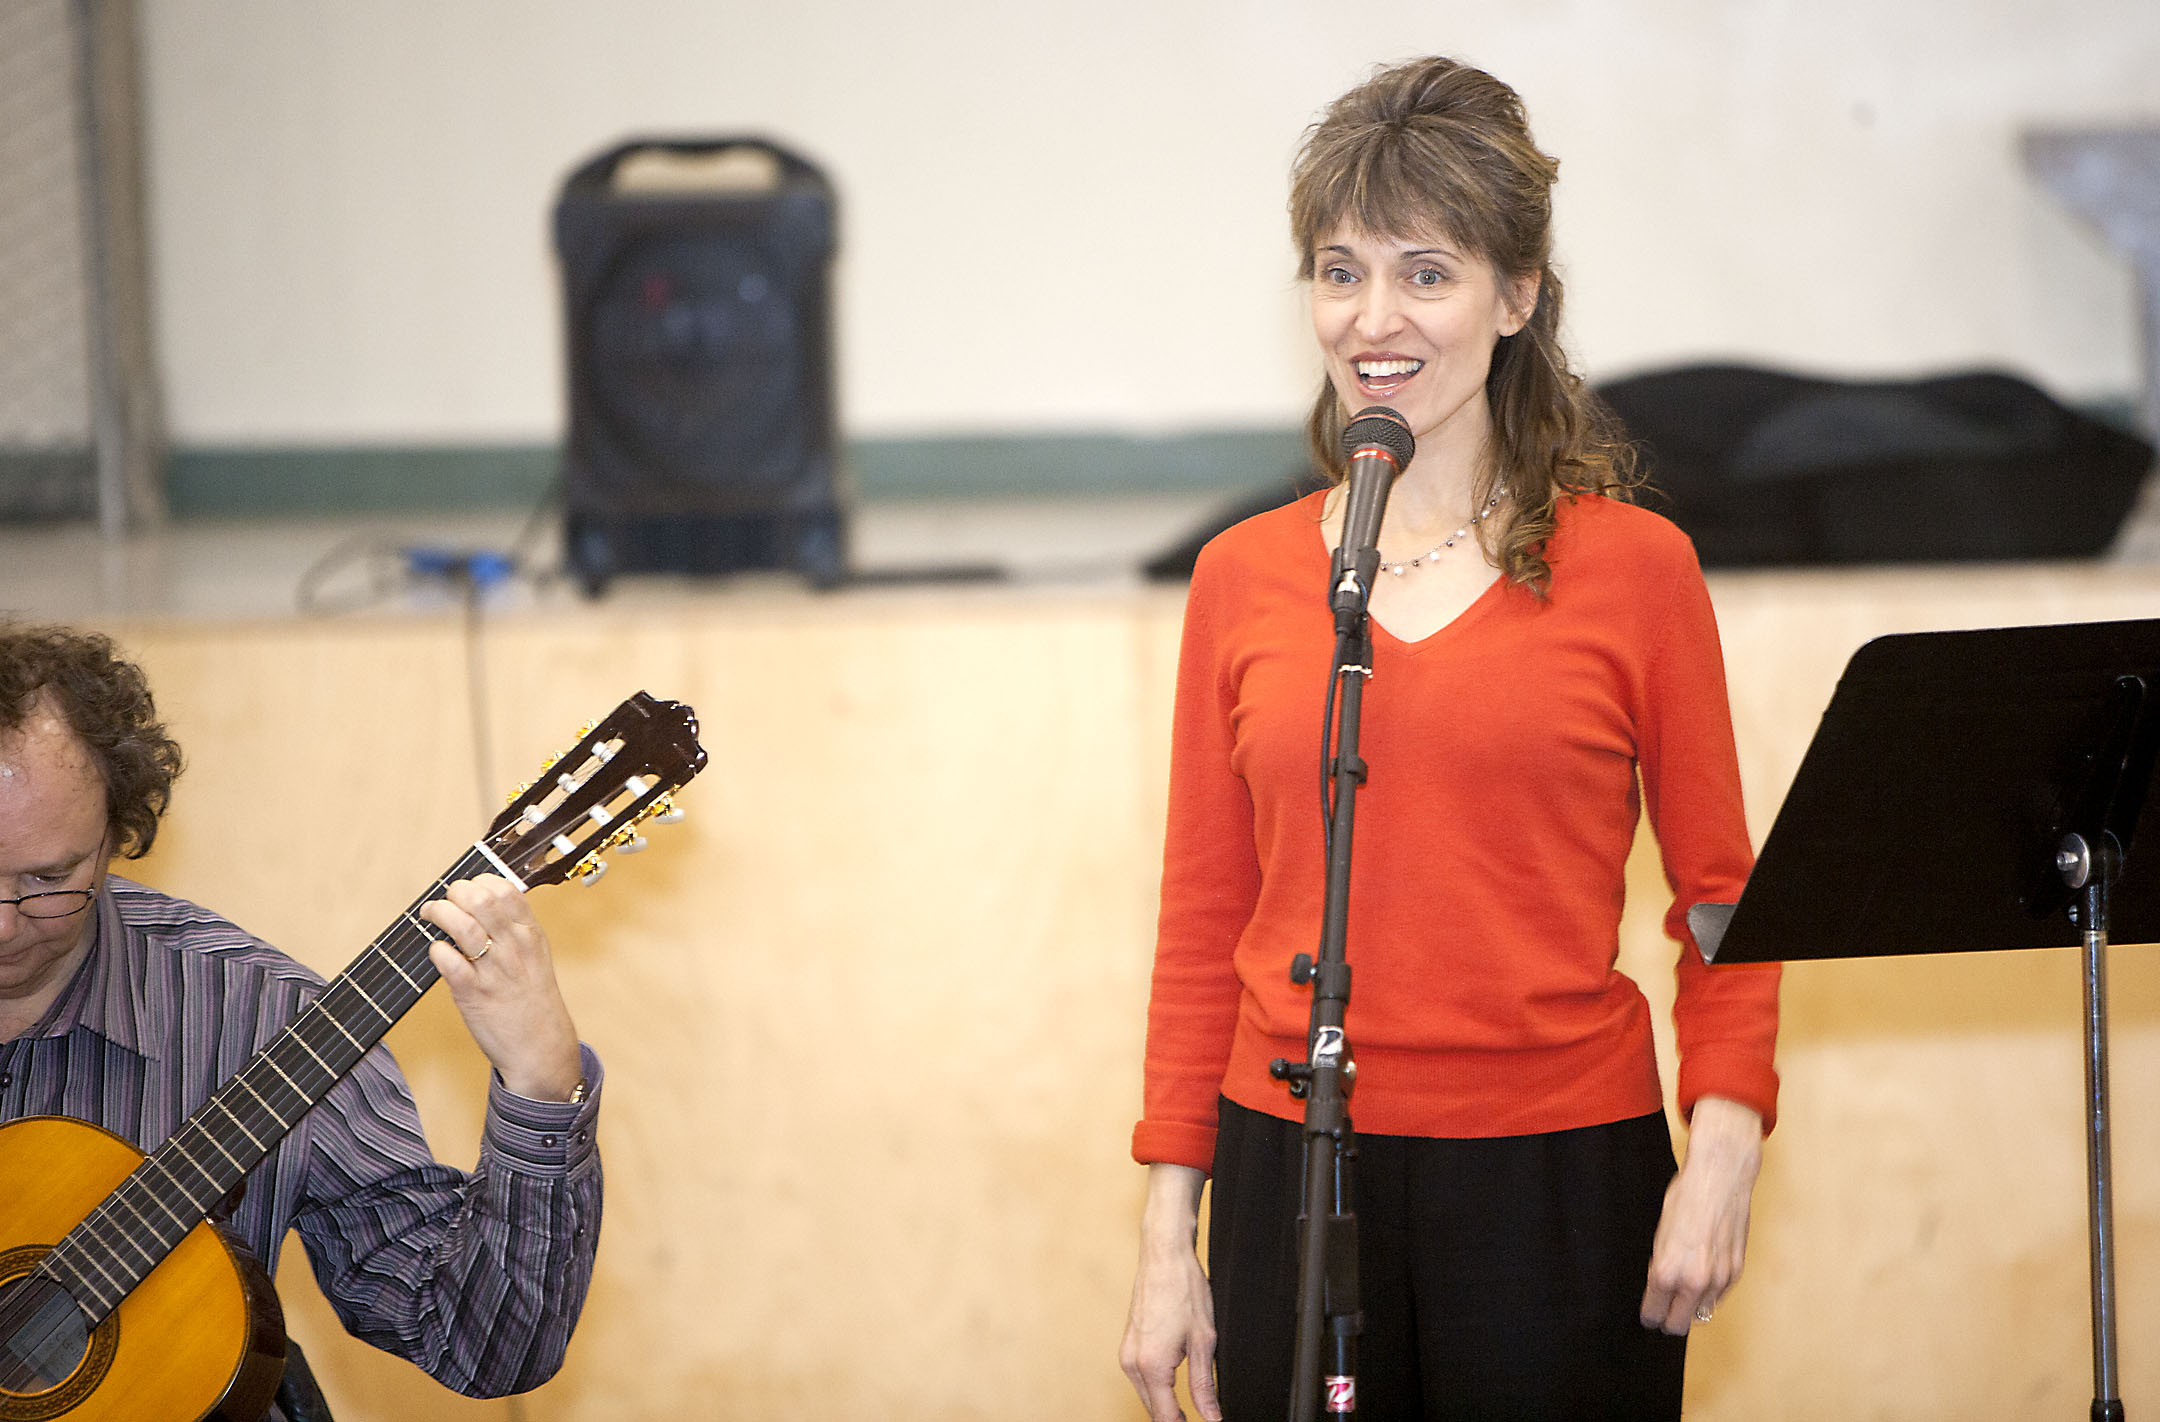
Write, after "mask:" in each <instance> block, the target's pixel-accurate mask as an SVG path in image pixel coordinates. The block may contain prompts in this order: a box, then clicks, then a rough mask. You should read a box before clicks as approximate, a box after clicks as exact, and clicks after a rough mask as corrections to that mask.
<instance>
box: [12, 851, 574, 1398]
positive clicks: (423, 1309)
mask: <svg viewBox="0 0 2160 1422" xmlns="http://www.w3.org/2000/svg"><path fill="white" fill-rule="evenodd" d="M93 911H94V912H95V913H96V915H97V925H96V929H95V936H94V939H93V942H92V944H91V948H90V951H89V953H88V954H86V955H85V957H84V959H83V963H82V966H81V967H80V968H79V969H78V970H77V971H76V973H75V976H74V977H73V978H72V979H71V980H70V981H69V983H68V985H67V987H66V988H65V989H64V990H63V991H62V993H61V995H60V998H59V1000H58V1001H56V1002H55V1003H54V1004H53V1007H52V1010H51V1011H50V1012H48V1013H47V1014H46V1015H45V1019H44V1021H42V1022H40V1023H39V1024H38V1025H37V1026H36V1027H34V1028H32V1029H31V1030H30V1031H28V1032H26V1033H24V1034H23V1035H22V1036H21V1037H18V1038H16V1039H15V1040H14V1041H12V1042H7V1043H0V1121H11V1120H14V1119H16V1118H18V1117H22V1116H39V1115H57V1116H71V1117H74V1118H75V1119H77V1120H82V1121H89V1122H92V1123H94V1124H96V1125H100V1126H103V1127H104V1128H105V1129H106V1130H108V1131H111V1132H113V1133H114V1134H115V1135H118V1136H122V1137H125V1138H126V1139H127V1140H129V1141H132V1142H133V1143H134V1144H135V1145H136V1146H138V1147H139V1148H141V1149H143V1150H145V1151H149V1150H154V1149H156V1148H157V1146H159V1145H160V1144H161V1143H163V1141H164V1140H165V1138H166V1137H167V1136H169V1135H171V1134H172V1133H173V1131H174V1129H175V1128H177V1127H178V1126H179V1125H180V1123H181V1122H182V1121H184V1120H185V1119H186V1118H187V1116H188V1115H189V1113H191V1112H193V1111H194V1110H195V1109H197V1108H198V1107H200V1106H201V1105H202V1104H203V1103H204V1102H205V1101H206V1100H208V1099H209V1097H210V1094H211V1093H212V1092H213V1091H215V1090H216V1089H217V1088H218V1087H219V1086H220V1085H222V1084H223V1083H224V1082H225V1080H226V1079H227V1078H228V1077H230V1076H231V1075H232V1074H233V1073H234V1072H236V1071H237V1070H239V1068H240V1067H241V1065H242V1064H243V1063H245V1062H246V1061H247V1059H248V1058H249V1057H250V1056H252V1055H253V1054H254V1053H255V1051H256V1050H257V1049H258V1048H259V1047H261V1046H262V1045H263V1044H264V1043H265V1042H267V1041H269V1040H270V1039H271V1038H272V1037H274V1036H276V1035H277V1034H278V1033H279V1032H280V1031H281V1030H283V1029H284V1027H285V1026H286V1024H287V1023H289V1022H290V1021H291V1020H292V1019H293V1017H294V1016H296V1015H297V1014H298V1013H299V1011H300V1010H301V1008H302V1007H304V1006H305V1005H306V1004H307V1003H308V1002H309V1001H310V1000H311V999H312V998H313V997H314V996H315V995H316V993H317V992H319V991H320V989H321V987H322V979H321V978H320V977H318V976H317V975H316V974H315V973H313V972H311V971H310V970H309V969H307V968H305V967H303V966H301V965H300V964H299V963H296V962H294V961H293V960H292V959H291V958H288V957H286V956H285V955H284V954H283V953H280V952H278V951H277V950H276V949H275V948H272V947H270V946H269V945H268V944H266V943H263V942H262V941H261V940H259V939H257V938H254V937H251V936H250V935H248V934H247V933H245V932H243V931H242V930H240V929H238V928H236V927H234V926H233V925H232V924H231V923H228V922H227V921H226V920H224V919H222V918H220V917H218V916H217V915H216V914H213V913H211V912H209V911H208V910H207V909H202V908H198V907H196V906H195V905H194V904H191V903H188V902H186V901H185V900H182V899H176V898H172V897H170V896H169V895H166V894H161V893H158V892H157V891H156V890H154V889H149V888H145V887H144V886H142V885H140V884H135V883H131V882H129V881H128V880H126V879H122V878H119V877H118V876H107V879H106V884H105V888H104V889H103V890H102V891H101V892H100V893H99V895H98V898H97V902H96V904H95V905H94V908H93ZM579 1051H580V1053H581V1055H582V1058H583V1069H584V1072H585V1079H586V1081H587V1082H588V1083H589V1085H588V1089H587V1092H586V1096H585V1100H584V1101H583V1102H582V1103H579V1104H577V1105H571V1104H569V1103H567V1102H549V1101H532V1100H528V1099H526V1098H524V1097H521V1096H517V1095H515V1094H513V1093H512V1092H510V1091H509V1090H507V1089H506V1088H505V1087H504V1086H503V1085H502V1082H501V1081H500V1079H497V1080H496V1081H495V1082H494V1083H493V1085H492V1086H491V1087H490V1088H489V1093H488V1108H487V1122H486V1125H485V1128H484V1129H483V1131H482V1134H481V1139H480V1160H479V1163H478V1165H477V1166H476V1168H475V1169H474V1171H473V1173H472V1174H470V1175H467V1174H465V1173H463V1172H462V1171H457V1170H453V1169H451V1168H450V1167H449V1166H446V1165H441V1164H438V1163H437V1162H436V1161H435V1159H434V1157H433V1155H432V1154H431V1153H430V1152H429V1150H428V1146H427V1141H426V1139H425V1138H424V1137H423V1136H422V1134H421V1131H420V1116H419V1112H418V1111H417V1109H416V1108H415V1107H414V1105H413V1099H412V1092H411V1091H410V1090H409V1089H408V1088H407V1087H406V1085H405V1078H404V1076H403V1074H401V1073H400V1072H399V1071H398V1068H397V1063H396V1062H394V1061H392V1060H391V1058H390V1053H389V1051H388V1050H387V1049H386V1048H384V1047H382V1046H380V1045H378V1046H376V1047H375V1048H373V1049H372V1050H371V1051H369V1052H368V1054H367V1055H366V1056H365V1057H363V1058H362V1059H361V1062H360V1065H359V1066H358V1067H357V1068H355V1069H354V1071H353V1072H352V1074H351V1075H349V1076H347V1077H346V1078H345V1079H344V1080H343V1081H341V1082H339V1083H338V1084H337V1085H336V1086H334V1087H333V1088H331V1090H330V1092H329V1094H328V1095H327V1096H325V1097H324V1098H323V1100H322V1102H321V1103H320V1104H319V1105H317V1106H316V1108H315V1109H314V1110H313V1111H311V1112H309V1113H308V1114H307V1115H305V1116H303V1117H302V1118H301V1119H300V1121H299V1122H298V1124H297V1125H295V1126H294V1127H293V1130H292V1132H291V1134H290V1135H288V1136H286V1137H285V1139H284V1140H283V1141H281V1142H279V1143H278V1145H277V1146H276V1147H275V1148H274V1149H272V1150H271V1152H270V1154H269V1155H268V1157H267V1158H265V1159H264V1160H263V1162H262V1163H261V1164H260V1165H258V1166H256V1167H255V1169H254V1170H252V1171H250V1172H249V1174H248V1176H247V1184H246V1192H245V1194H244V1195H243V1196H242V1198H241V1201H240V1203H239V1206H238V1208H237V1209H235V1210H234V1211H233V1213H232V1215H231V1217H230V1218H229V1219H227V1220H225V1221H223V1223H224V1224H225V1226H226V1228H227V1229H228V1230H230V1231H231V1232H232V1233H233V1234H234V1235H235V1236H237V1237H238V1238H239V1240H240V1241H241V1242H242V1243H243V1244H245V1245H246V1246H247V1247H248V1248H249V1250H250V1251H252V1252H253V1253H254V1255H255V1257H256V1258H257V1259H259V1260H261V1261H262V1263H263V1265H264V1267H265V1268H267V1269H270V1270H272V1271H275V1269H276V1268H277V1257H278V1249H279V1246H280V1245H281V1244H282V1243H283V1242H284V1239H285V1232H286V1231H287V1230H289V1229H296V1230H298V1231H299V1232H300V1241H301V1243H302V1244H303V1245H304V1246H305V1247H306V1249H307V1254H308V1262H309V1263H310V1264H311V1265H313V1266H314V1269H315V1278H316V1281H317V1282H318V1283H319V1284H320V1285H321V1286H322V1291H323V1294H324V1296H325V1297H327V1298H328V1299H329V1300H330V1303H331V1305H332V1307H334V1308H335V1309H336V1310H337V1314H338V1317H339V1318H340V1319H341V1320H343V1322H344V1324H345V1327H346V1328H347V1329H348V1330H350V1331H351V1332H352V1333H353V1335H354V1336H355V1337H358V1338H362V1339H365V1340H366V1341H367V1342H369V1343H372V1344H374V1345H375V1346H376V1347H378V1348H382V1349H385V1350H387V1351H389V1352H392V1353H396V1354H397V1355H399V1356H400V1357H403V1358H409V1359H411V1360H412V1361H413V1362H414V1363H417V1364H418V1365H419V1366H420V1367H421V1368H423V1369H425V1370H426V1371H427V1372H428V1373H429V1374H431V1375H432V1376H433V1377H434V1378H435V1379H436V1380H437V1381H439V1382H441V1383H443V1384H444V1385H445V1386H447V1387H451V1388H455V1389H456V1390H457V1391H459V1392H462V1393H465V1394H467V1395H469V1396H474V1397H499V1396H502V1395H503V1394H506V1393H513V1392H523V1391H525V1390H527V1389H529V1388H533V1387H537V1386H539V1385H540V1384H541V1383H543V1382H545V1381H546V1380H547V1379H548V1378H549V1377H551V1376H553V1375H554V1373H555V1370H556V1369H557V1368H559V1367H560V1366H562V1359H563V1351H564V1349H565V1348H567V1347H568V1346H569V1342H570V1330H571V1329H572V1328H573V1327H574V1326H575V1325H576V1323H577V1318H578V1312H579V1310H580V1309H581V1308H582V1307H583V1306H584V1302H585V1290H586V1286H587V1285H588V1284H589V1283H590V1282H591V1280H592V1267H593V1252H594V1249H595V1247H596V1246H597V1245H598V1243H599V1236H600V1153H599V1149H598V1146H597V1145H596V1144H595V1142H594V1126H595V1122H596V1119H597V1117H598V1114H599V1101H600V1063H599V1060H598V1058H596V1057H595V1056H594V1055H593V1053H592V1050H591V1049H590V1048H588V1047H584V1046H582V1045H581V1046H580V1048H579Z"/></svg>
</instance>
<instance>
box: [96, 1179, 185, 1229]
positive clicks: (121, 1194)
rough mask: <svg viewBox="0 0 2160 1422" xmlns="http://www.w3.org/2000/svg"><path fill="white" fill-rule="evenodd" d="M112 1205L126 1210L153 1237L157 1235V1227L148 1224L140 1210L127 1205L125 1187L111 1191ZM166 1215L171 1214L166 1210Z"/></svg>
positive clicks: (146, 1216) (148, 1221)
mask: <svg viewBox="0 0 2160 1422" xmlns="http://www.w3.org/2000/svg"><path fill="white" fill-rule="evenodd" d="M112 1203H114V1204H115V1205H118V1206H119V1207H120V1208H121V1209H123V1210H126V1211H127V1212H128V1213H129V1214H131V1215H133V1216H134V1217H135V1218H136V1219H137V1220H138V1221H139V1222H140V1223H141V1224H142V1227H143V1228H144V1229H147V1230H149V1231H150V1232H151V1233H152V1234H153V1235H154V1234H156V1233H157V1227H156V1226H155V1225H153V1224H152V1223H151V1222H150V1217H149V1216H148V1215H146V1214H144V1213H143V1212H142V1211H141V1210H138V1209H136V1208H135V1207H134V1206H133V1205H131V1204H129V1203H128V1198H127V1190H126V1188H125V1187H122V1188H121V1189H118V1190H115V1191H113V1193H112ZM166 1213H167V1214H171V1213H172V1212H171V1211H170V1210H168V1211H166ZM175 1223H178V1221H177V1220H176V1221H175Z"/></svg>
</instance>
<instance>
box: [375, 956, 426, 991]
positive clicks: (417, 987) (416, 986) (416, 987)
mask: <svg viewBox="0 0 2160 1422" xmlns="http://www.w3.org/2000/svg"><path fill="white" fill-rule="evenodd" d="M383 961H384V962H386V963H388V964H389V965H390V970H391V971H392V972H394V973H396V974H397V975H398V976H399V977H401V978H403V979H404V980H405V981H406V982H407V983H409V984H411V986H412V990H413V991H414V992H415V993H423V992H426V991H427V988H426V987H425V986H423V985H422V984H420V983H418V982H414V981H413V975H412V974H411V973H408V972H406V971H405V969H404V968H403V967H402V966H401V965H400V964H399V963H398V960H397V959H395V958H393V957H391V956H390V955H389V954H388V953H385V954H383Z"/></svg>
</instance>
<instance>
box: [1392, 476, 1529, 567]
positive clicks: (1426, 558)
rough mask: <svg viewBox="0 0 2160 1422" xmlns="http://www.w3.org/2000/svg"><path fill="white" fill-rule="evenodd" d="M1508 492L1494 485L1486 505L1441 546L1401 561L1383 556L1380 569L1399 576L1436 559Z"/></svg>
mask: <svg viewBox="0 0 2160 1422" xmlns="http://www.w3.org/2000/svg"><path fill="white" fill-rule="evenodd" d="M1506 492H1507V486H1506V485H1504V484H1495V485H1493V491H1492V497H1491V498H1489V499H1487V500H1486V501H1485V507H1484V508H1481V509H1479V510H1478V511H1477V512H1476V513H1474V514H1472V515H1470V521H1469V522H1468V523H1466V524H1464V525H1463V526H1462V527H1461V528H1458V529H1456V530H1455V531H1454V532H1453V533H1451V534H1449V535H1448V536H1447V537H1445V538H1443V539H1441V540H1440V543H1439V546H1437V547H1435V548H1433V549H1431V550H1429V551H1428V552H1424V553H1420V554H1419V555H1418V556H1417V557H1415V558H1411V559H1407V560H1405V561H1404V562H1401V563H1390V562H1388V561H1387V560H1386V559H1385V558H1383V559H1381V560H1380V571H1381V572H1383V573H1393V574H1394V575H1395V576H1396V577H1398V578H1399V577H1401V576H1402V575H1403V574H1405V573H1407V572H1409V571H1410V570H1411V569H1412V568H1418V567H1423V566H1424V565H1425V564H1427V563H1430V562H1432V561H1434V560H1435V559H1437V558H1438V557H1439V556H1440V555H1441V554H1442V553H1445V552H1447V551H1448V549H1450V548H1453V547H1454V546H1455V545H1456V544H1457V543H1459V542H1461V541H1462V540H1463V539H1465V538H1467V537H1469V536H1470V530H1471V529H1473V528H1476V527H1477V526H1478V525H1479V524H1480V523H1482V522H1484V521H1485V516H1486V515H1487V514H1489V513H1491V512H1492V511H1493V510H1494V509H1496V508H1498V507H1500V497H1501V495H1503V494H1505V493H1506Z"/></svg>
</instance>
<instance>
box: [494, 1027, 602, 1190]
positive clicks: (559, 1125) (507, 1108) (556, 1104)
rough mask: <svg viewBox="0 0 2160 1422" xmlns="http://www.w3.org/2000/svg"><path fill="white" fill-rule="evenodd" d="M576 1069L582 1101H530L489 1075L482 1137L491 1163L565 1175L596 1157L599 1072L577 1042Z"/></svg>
mask: <svg viewBox="0 0 2160 1422" xmlns="http://www.w3.org/2000/svg"><path fill="white" fill-rule="evenodd" d="M578 1070H579V1072H580V1073H581V1074H582V1075H583V1076H584V1079H585V1099H584V1100H582V1101H535V1100H533V1099H532V1098H531V1097H529V1096H520V1095H518V1094H517V1093H516V1092H514V1091H512V1090H511V1089H510V1088H509V1087H507V1086H505V1085H503V1080H502V1077H501V1075H500V1074H491V1075H490V1079H489V1082H488V1106H487V1124H486V1126H485V1127H484V1129H483V1131H482V1139H483V1141H484V1142H485V1144H486V1145H487V1146H488V1148H489V1150H490V1151H491V1152H492V1153H493V1154H494V1156H495V1158H496V1159H497V1160H499V1161H501V1162H502V1163H503V1164H504V1165H505V1166H506V1167H508V1168H509V1169H511V1170H516V1171H521V1172H523V1173H524V1174H527V1175H568V1174H570V1173H571V1172H572V1171H574V1170H576V1169H577V1168H578V1167H579V1166H581V1165H583V1164H585V1163H586V1162H587V1161H588V1160H590V1159H592V1157H593V1156H594V1155H595V1154H597V1153H598V1151H599V1145H598V1131H597V1130H596V1127H597V1126H598V1124H599V1119H600V1088H601V1083H602V1080H603V1076H604V1073H603V1072H602V1071H601V1067H600V1058H599V1056H598V1055H597V1054H595V1053H594V1051H593V1049H592V1048H591V1047H588V1046H586V1045H585V1044H584V1043H583V1042H580V1043H578Z"/></svg>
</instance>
